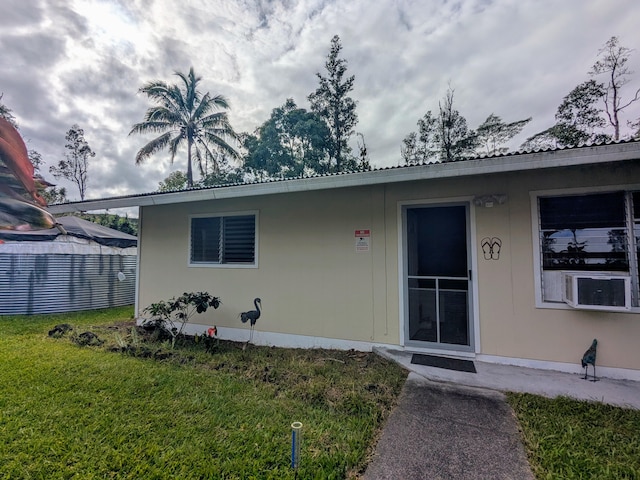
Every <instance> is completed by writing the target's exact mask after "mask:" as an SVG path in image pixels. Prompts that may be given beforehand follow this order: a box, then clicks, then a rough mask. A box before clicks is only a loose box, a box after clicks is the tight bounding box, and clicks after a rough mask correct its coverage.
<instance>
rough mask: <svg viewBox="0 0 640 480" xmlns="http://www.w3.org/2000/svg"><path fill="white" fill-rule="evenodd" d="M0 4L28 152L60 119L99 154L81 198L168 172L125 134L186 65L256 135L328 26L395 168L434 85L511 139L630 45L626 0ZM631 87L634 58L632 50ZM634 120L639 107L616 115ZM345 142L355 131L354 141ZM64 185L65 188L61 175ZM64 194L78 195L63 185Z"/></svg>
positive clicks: (318, 63) (323, 44)
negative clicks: (507, 130) (499, 120)
mask: <svg viewBox="0 0 640 480" xmlns="http://www.w3.org/2000/svg"><path fill="white" fill-rule="evenodd" d="M212 5H213V4H212V3H211V2H210V1H207V0H187V1H186V2H183V4H181V7H180V8H175V4H174V3H171V2H169V1H168V0H153V1H150V0H76V1H74V2H69V3H67V2H62V1H45V0H41V1H37V0H28V1H26V2H25V1H24V0H4V3H3V14H2V15H0V51H2V55H0V93H4V97H3V99H2V102H3V103H5V104H6V105H7V106H8V107H9V108H11V109H12V110H13V112H14V114H15V115H16V118H17V119H18V122H19V123H20V125H21V132H22V133H23V135H24V137H25V138H26V139H27V141H28V144H29V148H34V149H36V150H38V151H39V152H40V153H41V154H42V155H43V158H44V160H45V162H46V163H47V165H46V166H45V171H46V170H47V169H48V166H49V165H51V164H53V163H55V162H56V161H57V160H58V159H59V158H61V156H62V155H63V154H64V135H65V133H66V131H67V130H68V129H69V128H70V127H71V125H72V124H74V123H78V124H79V125H80V126H81V127H82V128H83V129H84V130H85V136H86V138H87V140H88V141H89V143H90V145H91V147H92V148H93V150H94V151H95V152H96V157H95V159H94V162H93V163H92V164H91V166H90V171H89V176H90V177H89V189H88V195H89V196H90V197H93V198H95V197H102V196H110V195H121V194H131V193H137V192H148V191H152V190H155V189H156V188H157V185H158V182H159V181H161V180H162V179H163V178H164V177H166V176H167V175H168V174H169V173H170V171H171V170H172V169H178V168H180V169H184V168H185V165H184V163H185V160H184V157H180V158H176V163H175V165H173V167H171V166H170V165H169V161H168V154H166V153H163V154H159V155H157V156H156V157H154V158H152V159H149V161H148V162H146V163H145V164H144V165H141V166H136V165H135V164H134V158H135V153H136V151H137V150H138V149H139V148H140V147H141V146H142V145H144V143H146V142H147V141H148V140H149V139H150V138H147V137H143V136H132V137H129V136H128V133H129V131H130V130H131V126H132V125H133V124H134V123H136V122H139V121H141V120H142V117H143V115H144V112H145V110H146V109H147V108H148V106H149V103H148V101H147V100H146V98H144V96H142V95H139V94H138V93H137V91H138V89H139V88H140V86H142V85H143V84H144V83H145V82H147V81H150V80H156V79H161V80H165V81H169V82H173V81H175V80H176V78H175V77H174V76H173V73H174V71H175V70H179V71H183V72H186V71H187V70H188V69H189V67H190V66H193V67H194V68H195V70H196V73H197V74H198V75H201V76H202V77H203V81H202V84H201V85H202V89H203V91H210V92H212V93H216V94H223V95H225V96H226V97H227V98H228V99H229V100H230V103H231V106H232V109H231V111H230V112H229V113H230V119H231V122H232V124H233V125H234V127H235V128H236V130H238V131H253V130H254V129H255V128H256V127H257V126H259V125H260V124H261V123H262V122H264V121H265V120H266V119H267V118H268V116H269V114H270V112H271V110H272V109H273V108H275V107H277V106H280V105H282V104H283V103H284V101H285V99H286V98H289V97H291V98H294V99H295V100H296V102H297V103H298V105H299V106H301V107H308V102H307V100H306V98H307V95H308V94H309V93H311V92H312V91H313V90H314V89H315V88H316V86H317V78H316V76H315V73H316V72H322V73H324V62H325V59H326V55H327V53H328V50H329V42H330V40H331V37H332V36H333V35H334V34H339V35H340V37H341V39H342V44H343V47H344V48H343V57H344V58H346V59H347V61H348V74H350V75H351V74H353V75H355V76H356V82H355V89H354V92H353V97H354V99H356V100H357V102H358V115H359V119H360V122H359V124H358V126H357V127H356V130H357V131H358V132H361V133H362V134H364V136H365V140H366V142H367V147H368V151H369V153H370V155H371V161H372V163H373V165H374V166H387V165H396V164H398V163H399V161H400V155H399V154H400V144H401V141H402V138H404V136H405V135H407V134H408V133H409V132H410V131H413V130H415V129H416V122H417V120H418V119H419V118H420V117H421V116H422V115H423V114H424V113H425V112H426V111H427V110H436V109H437V108H438V101H439V100H440V99H441V98H442V97H443V95H444V94H445V91H446V89H447V85H448V83H449V82H451V85H452V86H453V87H454V88H455V95H456V97H455V98H456V107H457V108H458V110H459V111H460V112H461V113H462V114H463V115H464V116H465V117H466V118H467V120H468V122H469V124H470V126H471V127H473V128H475V127H476V126H477V125H478V124H479V123H481V122H482V121H483V120H484V119H485V118H486V117H487V116H488V115H489V114H490V113H495V114H497V115H500V116H501V117H503V118H504V119H505V120H507V121H513V120H518V119H522V118H526V117H529V116H533V121H532V122H531V123H530V124H529V125H528V126H527V128H526V130H525V131H524V132H523V133H522V134H521V136H520V138H518V139H517V140H516V141H515V142H514V144H513V145H512V147H514V146H515V147H517V145H519V143H521V141H522V140H524V138H526V136H528V135H531V134H533V133H535V132H537V131H540V130H542V129H543V128H546V127H547V126H549V125H550V124H551V123H552V122H553V116H554V113H555V110H556V108H557V106H558V104H559V103H560V101H561V100H562V97H563V96H564V95H566V94H567V93H568V92H569V91H570V90H571V89H572V88H573V87H574V86H575V85H577V84H578V83H580V82H582V81H584V80H586V79H587V78H588V76H587V72H588V70H589V68H590V66H591V65H592V64H593V62H594V61H595V60H596V56H597V51H598V49H599V48H600V46H601V45H602V44H603V43H604V42H605V41H606V40H607V39H608V38H609V37H610V36H612V35H618V36H620V39H621V43H622V44H623V45H625V46H628V47H630V48H634V47H635V43H636V42H637V26H636V22H637V18H638V16H639V14H640V5H639V4H637V2H636V1H635V0H620V1H619V2H615V3H614V2H601V1H598V0H566V1H564V2H557V1H554V0H539V1H532V0H525V1H521V2H513V1H509V0H493V1H488V0H462V1H458V2H445V1H438V2H421V1H418V0H383V1H380V2H371V1H368V0H353V1H350V2H340V1H338V0H296V1H294V0H219V1H216V2H215V7H214V6H212ZM630 68H631V70H635V71H636V72H638V73H636V77H635V78H634V84H636V85H637V84H640V53H638V52H636V54H635V55H634V56H633V57H632V60H631V62H630ZM638 116H640V106H635V105H634V108H633V110H630V111H629V116H628V118H634V119H635V118H637V117H638ZM354 143H355V139H354ZM60 184H61V185H64V182H62V181H61V182H60ZM66 186H67V187H68V188H69V191H70V193H71V196H72V197H74V196H77V194H76V193H75V189H74V188H73V187H72V186H71V185H68V184H67V185H66Z"/></svg>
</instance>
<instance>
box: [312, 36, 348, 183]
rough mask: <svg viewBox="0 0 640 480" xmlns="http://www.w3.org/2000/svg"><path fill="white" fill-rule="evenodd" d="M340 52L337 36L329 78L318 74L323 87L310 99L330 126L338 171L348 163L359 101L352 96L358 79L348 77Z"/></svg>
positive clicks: (331, 150) (330, 60) (326, 64)
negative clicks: (351, 93) (350, 93)
mask: <svg viewBox="0 0 640 480" xmlns="http://www.w3.org/2000/svg"><path fill="white" fill-rule="evenodd" d="M340 50H342V44H341V43H340V37H339V36H338V35H335V36H334V37H333V38H332V39H331V49H330V50H329V55H328V57H327V61H326V63H325V67H326V69H327V76H326V77H325V76H323V75H322V74H320V73H316V76H317V77H318V80H319V82H320V85H319V86H318V88H317V89H316V91H315V92H313V93H311V94H310V95H309V97H308V100H309V102H310V103H311V110H312V111H314V112H316V113H318V114H319V115H320V116H321V117H322V118H323V119H324V120H325V121H326V122H327V125H328V126H329V131H330V132H331V142H330V149H329V155H330V158H331V160H332V161H334V162H335V170H336V171H338V172H339V171H341V170H343V169H344V167H345V165H347V164H348V163H349V162H348V160H349V159H350V153H351V148H350V147H349V143H348V142H349V138H350V137H351V135H353V132H354V128H355V126H356V124H357V123H358V115H357V114H356V102H355V101H354V100H353V99H352V98H351V97H349V92H351V91H352V90H353V82H354V80H355V76H353V75H351V76H350V77H346V78H345V74H346V72H347V61H346V60H345V59H343V58H338V55H339V54H340ZM351 163H353V162H351Z"/></svg>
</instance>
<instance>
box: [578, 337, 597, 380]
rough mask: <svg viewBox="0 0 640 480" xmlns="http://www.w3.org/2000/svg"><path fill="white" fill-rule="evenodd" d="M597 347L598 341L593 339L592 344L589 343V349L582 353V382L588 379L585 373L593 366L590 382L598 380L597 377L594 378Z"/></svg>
mask: <svg viewBox="0 0 640 480" xmlns="http://www.w3.org/2000/svg"><path fill="white" fill-rule="evenodd" d="M597 347H598V340H596V339H595V338H594V339H593V342H592V343H591V346H590V347H589V349H588V350H587V351H586V352H584V355H583V356H582V368H584V377H583V378H584V380H587V379H588V378H589V375H587V372H588V371H589V365H593V377H592V380H591V381H592V382H595V381H597V380H598V377H596V348H597Z"/></svg>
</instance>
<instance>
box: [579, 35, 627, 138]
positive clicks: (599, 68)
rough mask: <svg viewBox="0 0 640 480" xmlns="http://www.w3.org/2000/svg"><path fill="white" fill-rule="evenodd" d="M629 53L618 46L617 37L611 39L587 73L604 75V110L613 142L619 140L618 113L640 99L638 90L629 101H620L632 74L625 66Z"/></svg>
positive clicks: (624, 48) (599, 52)
mask: <svg viewBox="0 0 640 480" xmlns="http://www.w3.org/2000/svg"><path fill="white" fill-rule="evenodd" d="M631 52H633V50H631V49H630V48H626V47H622V46H620V45H619V40H618V37H611V38H610V39H609V40H608V41H607V43H605V44H604V46H603V47H602V48H601V49H600V50H599V51H598V54H599V55H600V57H601V58H600V60H598V61H597V62H596V63H595V64H594V65H593V67H591V70H590V71H589V74H590V75H592V76H598V75H605V76H606V78H607V80H606V83H605V84H604V97H603V98H604V108H605V112H606V113H607V118H608V120H609V124H610V125H611V126H612V127H613V138H614V140H619V139H620V112H622V111H623V110H624V109H625V108H627V107H628V106H629V105H631V104H632V103H634V102H636V101H638V99H640V88H638V89H637V90H636V91H635V93H634V94H633V97H632V98H631V99H630V100H622V87H624V86H625V85H626V84H627V83H629V76H630V75H631V74H632V73H633V71H631V70H629V67H628V66H627V62H628V61H629V57H630V56H631Z"/></svg>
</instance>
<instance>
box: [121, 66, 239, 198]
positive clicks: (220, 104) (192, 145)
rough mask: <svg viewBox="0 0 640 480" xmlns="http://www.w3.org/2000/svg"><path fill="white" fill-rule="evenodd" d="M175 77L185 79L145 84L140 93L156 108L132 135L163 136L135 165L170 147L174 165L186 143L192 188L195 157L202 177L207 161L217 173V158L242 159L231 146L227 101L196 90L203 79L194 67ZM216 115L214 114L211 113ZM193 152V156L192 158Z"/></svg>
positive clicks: (143, 151) (142, 151) (140, 154)
mask: <svg viewBox="0 0 640 480" xmlns="http://www.w3.org/2000/svg"><path fill="white" fill-rule="evenodd" d="M175 74H176V75H177V76H178V77H180V80H182V84H183V85H182V88H181V87H180V86H179V85H169V84H167V83H165V82H162V81H159V80H156V81H152V82H149V83H147V84H146V85H144V86H143V87H142V88H141V89H140V90H139V92H140V93H144V94H146V95H147V96H148V97H149V98H150V99H151V100H152V101H153V102H154V103H156V104H157V105H156V106H153V107H150V108H149V109H148V110H147V112H146V113H145V116H144V121H143V122H141V123H136V124H135V125H134V126H133V128H132V129H131V132H129V135H131V134H133V133H141V134H142V133H149V132H153V133H161V135H160V136H159V137H157V138H155V139H153V140H151V141H150V142H149V143H147V144H146V145H145V146H144V147H142V148H141V149H140V151H138V153H137V155H136V165H139V164H140V163H142V162H144V161H145V160H146V159H147V158H148V157H150V156H151V155H153V154H155V153H157V152H159V151H161V150H163V149H165V148H169V152H170V153H171V163H173V160H174V158H175V156H176V152H177V151H178V148H179V147H180V146H181V145H184V143H185V142H186V144H187V185H188V186H189V187H191V186H193V171H192V168H191V160H192V156H194V157H195V159H196V161H197V163H198V167H199V170H200V173H201V175H203V176H204V175H205V173H206V171H205V168H204V166H203V160H204V162H207V163H208V161H211V164H212V165H213V170H214V173H217V172H218V170H219V165H218V155H221V154H222V155H228V156H231V157H233V158H239V154H238V152H236V150H235V149H234V148H233V147H232V146H231V145H230V144H229V143H228V141H229V140H234V141H237V135H236V133H235V132H234V131H233V128H231V125H230V124H229V119H228V118H227V114H226V112H221V111H219V110H221V109H227V108H229V103H228V102H227V99H226V98H225V97H223V96H222V95H216V96H211V95H210V94H209V92H207V93H205V94H204V95H202V94H201V93H200V92H199V91H198V89H197V87H198V82H200V80H201V79H202V77H196V75H195V73H194V72H193V67H191V69H189V74H188V75H184V74H183V73H180V72H175ZM212 112H213V113H212ZM192 150H193V155H192Z"/></svg>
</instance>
